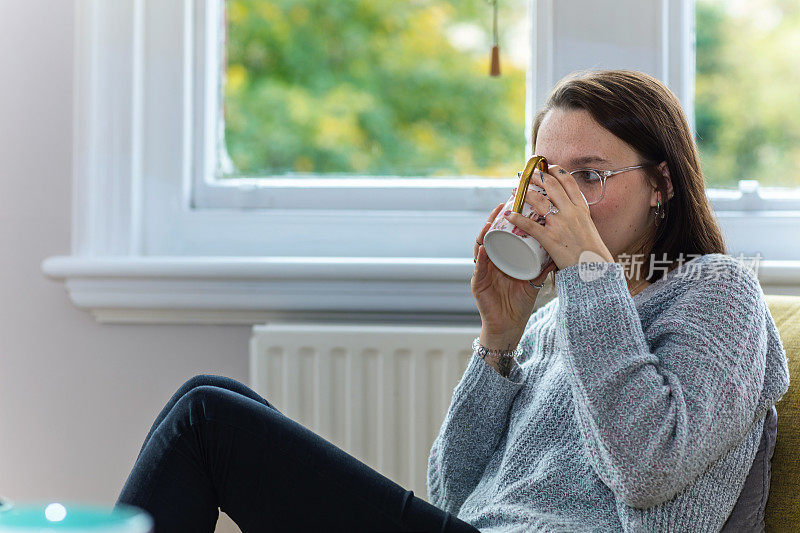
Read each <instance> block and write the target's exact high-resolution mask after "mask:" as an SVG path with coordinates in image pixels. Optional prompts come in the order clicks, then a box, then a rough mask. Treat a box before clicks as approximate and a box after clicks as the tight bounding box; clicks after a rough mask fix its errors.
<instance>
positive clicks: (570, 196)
mask: <svg viewBox="0 0 800 533" xmlns="http://www.w3.org/2000/svg"><path fill="white" fill-rule="evenodd" d="M540 174H541V172H535V173H534V177H535V178H536V179H537V180H538V181H537V185H538V184H539V182H541V176H540ZM549 177H552V178H555V179H554V180H553V179H551V180H548V178H549ZM544 183H545V185H544V188H545V190H546V191H547V192H548V196H549V198H551V200H552V201H553V203H554V204H555V205H556V207H558V208H559V209H561V207H562V206H567V205H568V204H566V203H564V202H565V201H568V202H570V203H571V204H573V205H576V206H585V205H586V201H585V200H584V199H583V195H582V194H581V190H580V188H579V187H578V183H577V182H576V181H575V178H573V177H572V174H570V173H569V172H567V171H566V170H564V169H563V168H561V167H560V166H558V165H550V167H549V168H548V169H547V173H546V174H545V178H544ZM548 185H549V186H550V187H548ZM558 202H561V205H559V204H558Z"/></svg>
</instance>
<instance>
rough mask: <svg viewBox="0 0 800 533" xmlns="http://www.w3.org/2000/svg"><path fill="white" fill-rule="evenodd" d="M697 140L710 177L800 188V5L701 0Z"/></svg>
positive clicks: (713, 181) (724, 183) (719, 182)
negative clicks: (799, 88) (799, 38)
mask: <svg viewBox="0 0 800 533" xmlns="http://www.w3.org/2000/svg"><path fill="white" fill-rule="evenodd" d="M696 32H697V33H696V43H697V56H696V57H697V59H696V65H697V66H696V69H697V78H696V89H695V91H696V93H695V124H696V130H697V142H698V146H699V148H700V152H701V155H702V162H703V166H704V169H705V171H706V174H707V176H708V183H709V185H710V186H712V187H718V188H731V187H733V188H735V187H736V186H737V182H738V180H739V179H753V180H758V181H759V184H760V185H762V186H779V187H800V99H798V98H797V87H798V86H800V61H798V58H799V57H800V40H798V35H800V5H798V3H797V2H795V1H789V2H787V1H782V0H759V1H757V2H753V1H745V0H738V1H731V0H724V1H723V0H696Z"/></svg>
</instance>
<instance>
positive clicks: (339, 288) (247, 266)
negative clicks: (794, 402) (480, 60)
mask: <svg viewBox="0 0 800 533" xmlns="http://www.w3.org/2000/svg"><path fill="white" fill-rule="evenodd" d="M473 266H474V265H473V264H472V263H471V262H470V261H469V260H468V259H438V258H413V259H408V258H338V257H79V256H58V257H51V258H48V259H46V260H45V261H44V262H43V263H42V270H43V272H44V273H45V274H46V275H47V276H49V277H50V278H52V279H56V280H63V281H64V282H65V285H66V289H67V292H68V293H69V297H70V299H71V300H72V302H73V303H74V304H75V305H76V306H77V307H78V308H80V309H85V310H88V311H89V312H91V313H92V315H93V316H94V317H95V318H96V319H97V320H98V321H99V322H106V323H158V324H256V323H262V322H266V321H268V320H292V319H296V318H300V317H302V318H303V319H305V320H319V321H362V322H377V323H385V322H402V323H411V322H426V323H430V322H436V323H442V324H465V323H473V324H479V323H480V320H479V316H478V314H477V310H476V308H475V302H474V300H473V298H472V294H471V292H470V290H469V280H470V277H471V275H472V270H473ZM758 275H759V279H760V280H761V284H762V287H763V289H764V292H765V293H767V294H795V295H800V261H788V260H783V261H779V260H763V261H761V262H760V263H759V266H758Z"/></svg>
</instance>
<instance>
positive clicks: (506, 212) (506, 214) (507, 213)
mask: <svg viewBox="0 0 800 533" xmlns="http://www.w3.org/2000/svg"><path fill="white" fill-rule="evenodd" d="M503 214H504V215H505V216H508V215H510V214H511V211H504V212H503Z"/></svg>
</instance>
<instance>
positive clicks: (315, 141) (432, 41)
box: [220, 0, 530, 178]
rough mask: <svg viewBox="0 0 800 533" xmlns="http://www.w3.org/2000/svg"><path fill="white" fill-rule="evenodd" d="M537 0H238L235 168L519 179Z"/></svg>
mask: <svg viewBox="0 0 800 533" xmlns="http://www.w3.org/2000/svg"><path fill="white" fill-rule="evenodd" d="M526 1H527V0H506V1H501V2H499V9H500V11H499V17H498V28H499V32H500V38H499V41H500V63H501V76H499V77H491V76H489V58H490V52H491V46H492V10H491V6H490V5H489V4H488V3H487V1H486V0H334V1H331V0H271V1H267V0H227V2H226V6H225V11H226V15H227V22H226V26H227V37H226V43H227V44H226V56H227V58H226V61H225V63H224V65H223V72H224V74H225V75H224V76H223V79H224V81H223V91H224V93H223V101H224V120H225V128H224V131H225V136H224V140H225V142H224V143H222V144H223V146H222V147H221V154H220V155H221V157H220V161H221V163H220V165H221V171H222V172H221V173H222V175H223V176H226V177H230V176H235V177H246V176H265V175H285V174H305V175H311V174H316V175H319V174H329V175H335V174H339V175H341V174H342V173H346V174H348V175H349V174H359V175H398V176H440V177H441V176H457V175H463V174H468V175H482V176H492V177H495V176H496V177H503V178H508V177H514V176H516V172H517V171H518V170H520V169H521V167H522V166H523V165H524V157H525V135H524V133H525V132H524V120H525V72H526V68H527V65H528V61H529V50H530V36H529V34H528V25H527V16H526V15H527V4H526Z"/></svg>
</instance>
